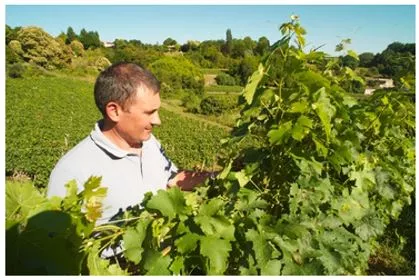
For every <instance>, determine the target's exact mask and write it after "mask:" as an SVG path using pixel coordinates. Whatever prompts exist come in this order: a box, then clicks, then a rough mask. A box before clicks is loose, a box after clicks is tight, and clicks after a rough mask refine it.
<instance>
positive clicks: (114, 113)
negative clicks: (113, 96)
mask: <svg viewBox="0 0 419 280" xmlns="http://www.w3.org/2000/svg"><path fill="white" fill-rule="evenodd" d="M105 110H106V115H107V116H108V118H109V119H110V120H112V121H114V122H118V121H119V117H120V114H121V112H122V108H121V106H119V105H118V104H117V103H115V102H112V101H111V102H109V103H108V104H106V107H105Z"/></svg>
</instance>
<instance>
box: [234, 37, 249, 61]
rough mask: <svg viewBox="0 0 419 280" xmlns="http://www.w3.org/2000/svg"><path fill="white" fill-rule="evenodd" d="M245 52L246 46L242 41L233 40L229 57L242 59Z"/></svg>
mask: <svg viewBox="0 0 419 280" xmlns="http://www.w3.org/2000/svg"><path fill="white" fill-rule="evenodd" d="M245 52H246V45H245V44H244V42H243V40H240V39H234V40H233V44H232V50H231V57H233V58H242V57H244V53H245Z"/></svg>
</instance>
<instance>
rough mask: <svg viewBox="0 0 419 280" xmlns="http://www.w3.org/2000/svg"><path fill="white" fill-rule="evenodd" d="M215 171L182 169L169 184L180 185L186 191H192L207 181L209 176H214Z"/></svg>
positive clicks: (169, 185)
mask: <svg viewBox="0 0 419 280" xmlns="http://www.w3.org/2000/svg"><path fill="white" fill-rule="evenodd" d="M216 174H217V173H215V172H199V171H191V170H182V171H180V172H178V173H177V174H176V175H175V176H174V177H173V178H172V179H170V180H169V182H168V183H167V186H168V187H169V188H170V187H174V186H178V187H180V188H181V189H182V190H184V191H191V190H192V189H193V188H194V187H195V186H197V185H199V184H202V183H203V182H205V180H206V179H207V178H213V177H214V176H215V175H216Z"/></svg>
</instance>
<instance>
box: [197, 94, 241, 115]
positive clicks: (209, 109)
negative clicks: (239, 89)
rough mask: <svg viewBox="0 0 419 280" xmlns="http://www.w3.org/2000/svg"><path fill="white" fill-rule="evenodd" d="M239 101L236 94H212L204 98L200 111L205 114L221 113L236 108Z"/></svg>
mask: <svg viewBox="0 0 419 280" xmlns="http://www.w3.org/2000/svg"><path fill="white" fill-rule="evenodd" d="M228 97H230V98H228ZM237 101H238V98H237V96H234V95H233V96H231V95H230V96H229V95H211V96H208V97H205V98H204V99H202V101H201V104H200V108H201V110H200V112H201V113H202V114H204V115H221V114H222V113H223V112H225V111H227V110H230V109H233V108H236V107H237Z"/></svg>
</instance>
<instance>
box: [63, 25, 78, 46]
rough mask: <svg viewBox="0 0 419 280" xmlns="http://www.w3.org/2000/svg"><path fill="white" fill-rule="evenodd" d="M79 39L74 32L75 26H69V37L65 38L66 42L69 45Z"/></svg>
mask: <svg viewBox="0 0 419 280" xmlns="http://www.w3.org/2000/svg"><path fill="white" fill-rule="evenodd" d="M76 39H77V34H76V33H75V32H74V30H73V28H72V27H71V26H69V27H68V28H67V38H66V40H65V43H66V44H67V45H69V44H70V43H71V42H73V41H74V40H76Z"/></svg>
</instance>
